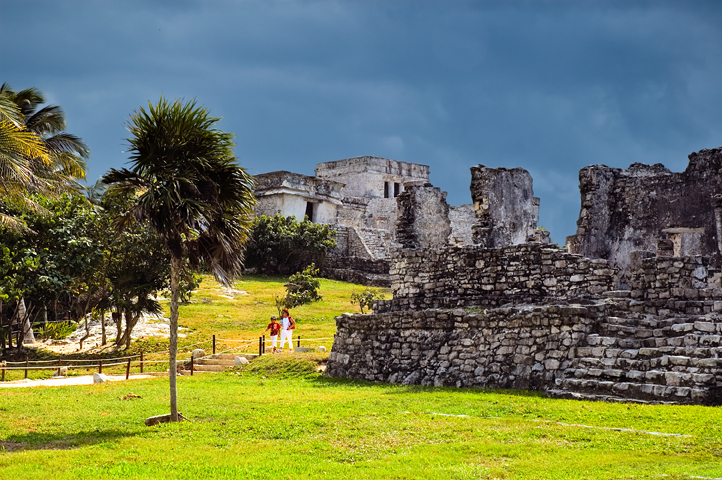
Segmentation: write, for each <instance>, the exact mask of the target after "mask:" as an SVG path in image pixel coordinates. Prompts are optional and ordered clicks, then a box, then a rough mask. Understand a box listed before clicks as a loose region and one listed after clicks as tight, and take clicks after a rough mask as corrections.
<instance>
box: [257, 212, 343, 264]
mask: <svg viewBox="0 0 722 480" xmlns="http://www.w3.org/2000/svg"><path fill="white" fill-rule="evenodd" d="M335 246H336V230H333V229H331V228H330V227H329V226H328V225H324V224H318V223H313V222H311V221H309V220H308V218H304V219H303V220H302V221H300V222H299V221H298V220H297V219H296V217H295V216H283V215H280V214H276V215H273V216H265V215H260V216H258V217H256V219H255V220H254V222H253V227H252V229H251V236H250V240H249V242H248V245H247V250H246V266H247V267H250V268H256V269H257V270H258V271H259V272H262V273H269V274H270V273H280V274H289V273H292V272H297V271H299V270H301V269H302V268H304V267H305V266H306V265H309V264H311V263H318V262H320V261H321V260H322V259H323V258H324V256H325V255H326V253H327V252H328V251H329V250H330V249H332V248H333V247H335Z"/></svg>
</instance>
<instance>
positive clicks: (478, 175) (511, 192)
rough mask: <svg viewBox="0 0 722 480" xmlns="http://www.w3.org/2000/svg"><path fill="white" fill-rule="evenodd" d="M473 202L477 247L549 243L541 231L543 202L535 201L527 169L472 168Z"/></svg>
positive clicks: (473, 230) (474, 233)
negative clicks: (539, 226)
mask: <svg viewBox="0 0 722 480" xmlns="http://www.w3.org/2000/svg"><path fill="white" fill-rule="evenodd" d="M471 199H472V201H473V202H474V210H476V217H477V223H476V225H474V227H472V233H473V239H474V243H476V244H480V245H482V246H484V247H489V248H492V247H505V246H509V245H519V244H522V243H527V242H529V241H534V240H537V239H539V240H540V241H542V238H543V242H544V243H548V233H547V232H545V231H538V230H537V222H538V221H539V199H538V198H536V197H534V191H533V189H532V178H531V175H529V172H528V171H526V170H524V169H523V168H489V167H486V166H484V165H478V166H476V167H472V168H471Z"/></svg>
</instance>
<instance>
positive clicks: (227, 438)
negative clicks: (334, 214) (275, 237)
mask: <svg viewBox="0 0 722 480" xmlns="http://www.w3.org/2000/svg"><path fill="white" fill-rule="evenodd" d="M283 282H284V279H283V278H280V277H279V278H265V277H260V276H259V277H245V278H244V279H243V280H242V281H239V282H237V283H236V284H235V285H234V289H235V290H240V291H244V292H247V293H249V295H243V294H240V293H237V292H235V293H234V292H228V291H225V290H223V289H222V288H221V287H220V286H219V285H217V284H216V283H215V282H213V281H212V280H210V279H208V278H206V279H205V280H204V282H203V284H202V286H201V288H200V289H199V290H198V292H197V293H196V295H195V296H194V297H193V301H194V303H192V304H189V305H185V306H182V307H181V312H180V317H181V318H180V323H181V325H183V326H186V327H188V328H189V329H190V331H189V332H187V333H188V335H187V336H186V337H185V338H183V339H181V346H182V347H185V348H186V349H191V348H192V347H191V345H192V344H193V343H196V342H198V341H202V340H207V339H208V338H210V336H211V335H213V334H216V335H217V336H218V338H219V339H225V340H236V339H243V338H248V337H251V338H254V337H255V338H256V339H257V337H258V336H259V335H260V334H261V331H262V330H263V329H264V328H265V326H266V324H267V323H268V318H269V317H270V315H272V314H274V313H275V305H274V301H273V295H274V294H281V293H282V291H283ZM354 288H357V289H358V288H362V287H359V286H353V285H350V284H345V283H342V282H334V281H330V280H323V281H322V287H321V294H322V295H323V296H324V300H323V301H322V302H318V303H315V304H312V305H310V306H305V307H302V308H298V309H295V310H293V311H292V314H293V316H294V317H296V318H298V319H299V328H298V332H297V333H298V334H300V335H302V337H303V338H308V339H310V338H324V337H331V336H332V335H333V333H334V332H335V324H334V322H333V316H334V315H338V314H339V313H341V312H345V311H357V309H358V307H355V306H352V305H351V304H350V303H349V298H350V293H351V291H352V290H353V289H354ZM228 297H230V298H228ZM232 343H233V342H228V344H229V345H230V344H232ZM166 344H167V343H166ZM220 344H223V342H221V341H220V340H219V346H220ZM164 345H165V344H164V342H163V341H161V342H158V341H146V342H139V343H138V344H137V345H135V346H134V350H137V349H139V348H141V347H143V348H145V349H146V351H149V350H153V349H156V350H162V349H163V348H164ZM329 346H330V344H329ZM157 355H161V353H160V352H159V353H158V354H157ZM324 358H325V356H324V355H323V354H317V353H309V354H299V353H296V354H294V355H293V356H291V355H288V354H283V355H265V356H263V357H260V358H258V359H256V360H254V361H253V362H252V363H251V364H250V365H249V366H247V367H246V368H245V370H244V371H240V370H239V371H231V372H227V373H222V374H200V375H195V376H193V377H189V376H183V377H179V379H178V398H179V409H180V411H181V412H183V414H184V415H185V416H186V417H188V418H190V419H191V420H192V421H191V422H183V423H179V424H172V425H171V424H166V425H159V426H156V427H146V426H145V425H144V423H143V422H144V420H145V418H147V417H149V416H153V415H159V414H163V413H167V412H168V411H169V407H168V405H169V394H168V380H167V378H162V377H161V378H153V379H148V380H135V381H132V382H119V383H110V384H108V383H105V384H99V385H88V386H74V387H39V388H12V389H0V480H2V479H26V478H27V479H31V478H32V479H38V478H53V480H62V479H91V478H92V479H96V478H99V479H145V478H153V479H156V478H158V479H193V480H196V479H199V478H213V479H237V478H238V479H246V478H250V479H254V478H259V479H260V478H264V479H265V478H284V479H286V478H291V479H296V478H354V479H367V478H368V479H372V478H374V479H376V478H378V479H381V478H383V479H386V478H397V479H401V478H429V479H456V478H458V479H467V478H478V479H642V478H649V479H686V478H720V477H722V432H721V430H720V425H722V409H720V408H711V407H697V406H661V405H657V406H641V405H631V404H630V405H626V404H605V403H592V402H578V401H568V400H557V399H545V398H543V396H541V394H538V393H529V392H516V391H490V390H481V389H454V388H431V387H428V388H427V387H415V386H399V385H383V384H373V383H367V382H361V381H349V380H343V379H330V378H326V377H324V376H323V375H322V374H321V373H318V372H317V367H318V364H319V363H320V362H322V361H323V360H324ZM131 392H132V393H135V394H137V395H140V396H141V397H142V398H140V399H134V400H121V399H120V398H119V397H122V396H123V395H126V394H128V393H131ZM614 429H629V430H631V431H624V430H614ZM649 432H656V433H664V434H674V435H659V434H654V433H649Z"/></svg>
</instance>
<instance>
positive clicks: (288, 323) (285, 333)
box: [278, 308, 296, 353]
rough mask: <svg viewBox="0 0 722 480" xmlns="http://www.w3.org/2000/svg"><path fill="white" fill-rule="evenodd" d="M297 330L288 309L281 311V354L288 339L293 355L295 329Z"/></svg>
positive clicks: (289, 348)
mask: <svg viewBox="0 0 722 480" xmlns="http://www.w3.org/2000/svg"><path fill="white" fill-rule="evenodd" d="M294 328H296V321H295V320H294V319H293V318H292V317H291V315H290V314H289V313H288V309H287V308H284V309H283V310H282V311H281V346H280V348H279V349H278V351H279V352H282V351H283V344H284V343H285V342H286V339H288V350H289V351H290V352H291V353H293V329H294Z"/></svg>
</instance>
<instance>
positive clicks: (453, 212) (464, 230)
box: [449, 203, 476, 245]
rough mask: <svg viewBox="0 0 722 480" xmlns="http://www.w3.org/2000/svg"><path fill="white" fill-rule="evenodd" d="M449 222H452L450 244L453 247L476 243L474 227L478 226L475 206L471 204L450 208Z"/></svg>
mask: <svg viewBox="0 0 722 480" xmlns="http://www.w3.org/2000/svg"><path fill="white" fill-rule="evenodd" d="M449 220H450V221H451V235H450V236H449V242H450V243H451V244H452V245H472V244H473V243H474V235H473V233H472V227H473V226H474V225H475V224H476V212H475V211H474V206H473V205H472V204H470V203H469V204H466V205H459V206H456V207H453V206H452V207H449Z"/></svg>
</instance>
